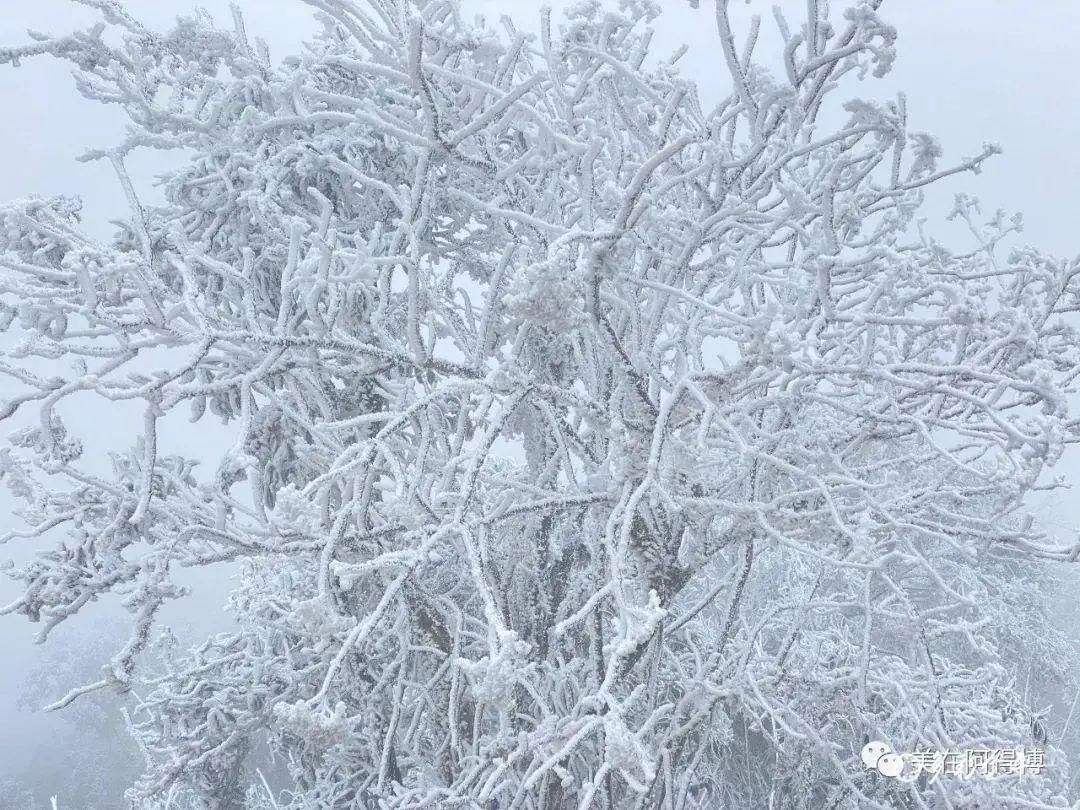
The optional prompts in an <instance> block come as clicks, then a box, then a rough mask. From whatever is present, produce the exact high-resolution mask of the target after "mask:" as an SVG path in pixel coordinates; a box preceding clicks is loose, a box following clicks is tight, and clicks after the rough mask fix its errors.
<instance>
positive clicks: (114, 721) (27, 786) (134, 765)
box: [0, 616, 141, 810]
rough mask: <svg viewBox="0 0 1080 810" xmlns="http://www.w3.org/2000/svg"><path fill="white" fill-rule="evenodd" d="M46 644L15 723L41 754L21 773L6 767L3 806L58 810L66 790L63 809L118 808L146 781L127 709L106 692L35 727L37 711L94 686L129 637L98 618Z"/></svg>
mask: <svg viewBox="0 0 1080 810" xmlns="http://www.w3.org/2000/svg"><path fill="white" fill-rule="evenodd" d="M65 629H66V630H67V631H68V632H67V633H66V634H64V635H63V636H62V637H59V638H57V639H55V640H53V641H51V643H50V644H48V645H45V647H44V649H42V651H41V656H40V658H39V659H38V660H37V662H36V663H35V665H34V666H33V667H32V668H31V669H30V671H29V673H28V675H27V676H26V678H25V680H24V681H23V682H22V684H21V686H20V688H19V692H18V694H17V697H16V704H17V713H15V714H14V715H13V716H11V717H10V718H9V722H10V723H11V724H12V726H13V727H17V728H18V729H19V735H20V736H22V738H23V742H24V744H25V745H26V746H29V747H30V749H31V750H33V755H32V756H31V757H30V759H29V761H28V762H27V764H26V765H25V767H23V768H22V769H21V770H16V769H15V768H13V767H12V766H11V764H10V763H5V766H4V771H5V773H6V775H7V780H8V781H7V782H6V783H4V782H0V807H11V808H18V809H19V810H38V809H39V808H48V807H49V806H50V801H49V800H50V797H51V796H52V795H54V794H56V793H57V792H58V790H59V794H60V798H61V800H62V801H61V807H62V808H65V809H66V808H72V809H74V808H76V807H77V808H80V810H81V808H107V807H115V806H117V804H118V802H120V801H121V800H122V797H123V794H124V790H125V788H127V787H128V786H129V785H130V784H131V782H132V781H133V780H134V779H135V778H136V777H137V776H138V775H139V773H140V771H141V761H140V758H139V751H138V748H137V747H136V745H135V741H134V740H133V739H132V738H131V735H130V734H129V733H128V730H127V726H126V724H125V722H124V703H129V702H130V698H129V699H128V700H126V701H118V700H117V699H116V696H115V695H112V694H109V693H107V692H104V691H98V692H95V693H93V694H91V695H87V696H86V697H85V698H84V699H83V700H80V701H77V702H76V703H73V704H72V705H71V707H70V709H69V710H68V711H66V712H61V713H57V714H53V715H51V716H47V717H45V718H42V720H44V721H45V722H42V721H41V720H39V721H38V722H27V720H28V717H27V715H29V714H30V713H33V712H39V711H40V710H41V708H42V707H44V706H46V705H48V704H50V703H52V702H53V701H55V700H56V697H57V694H58V693H59V694H63V693H64V691H66V690H67V689H70V688H71V687H72V686H73V685H79V684H82V683H85V682H86V681H88V680H93V679H94V678H95V676H96V675H97V673H98V671H99V668H100V665H101V663H102V662H103V661H107V660H108V659H109V657H110V656H111V655H112V653H113V652H114V650H115V648H116V646H117V645H118V644H122V643H123V642H124V639H125V634H126V631H127V627H126V624H125V623H124V622H121V621H120V620H119V619H105V620H103V619H102V618H101V617H100V616H97V617H94V620H93V621H92V622H89V623H87V622H82V623H80V624H79V625H71V626H68V627H66V628H65Z"/></svg>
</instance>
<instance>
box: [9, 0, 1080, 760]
mask: <svg viewBox="0 0 1080 810" xmlns="http://www.w3.org/2000/svg"><path fill="white" fill-rule="evenodd" d="M126 5H127V6H128V8H129V9H130V10H131V11H132V12H133V13H134V14H135V15H136V16H137V17H139V18H141V19H143V20H144V21H146V22H147V23H149V24H150V25H151V26H154V27H159V28H160V27H163V26H167V25H168V24H169V22H170V21H171V19H172V18H174V17H175V16H176V15H177V14H181V13H185V12H187V11H188V10H189V9H190V8H191V7H192V5H193V4H192V3H189V2H188V0H128V2H127V3H126ZM199 5H202V6H203V7H205V8H207V9H208V10H209V11H211V13H213V14H214V15H215V17H216V18H217V19H218V20H220V21H221V22H222V24H228V23H229V12H228V0H202V2H201V3H199ZM239 5H240V6H241V7H242V8H244V9H245V10H246V16H247V27H248V31H249V33H250V34H251V35H252V36H261V37H263V38H264V39H266V40H267V41H268V42H269V43H270V46H271V50H272V52H274V54H275V55H276V56H277V57H281V56H284V55H285V54H286V53H287V52H289V51H290V50H292V49H293V48H294V47H295V45H296V43H297V42H298V41H299V39H300V38H301V37H302V36H304V35H306V34H308V33H310V32H312V31H314V30H315V25H314V23H313V19H312V14H311V11H310V9H309V8H308V7H307V6H305V5H304V4H303V3H302V2H301V1H300V0H240V2H239ZM552 5H553V6H555V8H556V11H558V9H559V8H560V7H564V6H566V5H567V3H566V2H565V0H560V2H555V3H552ZM661 5H662V6H664V7H665V9H666V11H665V13H664V15H663V16H662V17H661V18H660V19H659V20H657V22H656V24H655V25H656V28H657V36H656V39H655V40H654V47H655V48H656V50H657V51H658V52H661V53H664V52H670V51H673V50H675V48H677V47H678V46H679V45H680V44H682V43H683V42H686V43H687V44H688V45H689V46H690V52H689V54H688V55H687V56H686V57H685V58H684V59H683V62H682V65H683V69H684V71H685V72H686V73H687V74H688V75H690V76H691V77H693V78H694V79H696V80H697V81H698V83H699V85H700V86H701V88H702V95H703V98H705V99H706V100H715V99H716V98H718V97H719V96H720V95H722V94H723V93H724V92H725V90H726V88H725V87H724V86H722V85H720V84H719V83H718V81H717V79H716V77H717V76H718V75H720V74H719V71H718V69H717V68H718V65H719V63H720V57H719V53H718V45H717V39H716V31H715V24H714V19H713V15H712V3H711V2H710V0H704V2H702V3H701V8H700V9H699V10H696V11H695V10H693V9H691V8H690V6H689V3H688V2H686V0H662V2H661ZM734 5H735V6H736V8H735V13H736V14H737V15H738V19H741V20H745V19H746V17H747V16H748V15H749V14H750V13H760V14H762V16H763V18H764V19H763V31H765V32H771V31H772V30H773V23H772V18H771V7H772V5H773V0H766V1H765V2H760V1H759V0H754V2H750V3H747V4H746V5H745V6H744V5H743V4H740V3H736V4H734ZM779 5H780V6H781V8H783V9H784V10H785V12H786V13H787V14H788V16H789V19H790V21H791V22H792V23H793V24H794V25H797V24H798V21H799V19H800V16H801V13H802V10H803V9H804V4H803V3H802V2H800V1H799V0H782V2H780V3H779ZM833 5H834V6H837V7H839V6H843V5H847V4H846V3H845V2H844V0H833ZM464 6H465V8H466V10H467V11H468V12H470V13H484V14H486V15H487V16H488V17H489V19H491V20H493V21H494V20H497V19H498V17H499V15H501V14H507V13H509V14H510V15H511V16H512V17H514V19H515V21H516V22H517V24H518V26H519V28H522V29H526V30H528V29H534V28H535V22H536V20H537V19H538V10H539V8H540V4H539V3H538V2H529V1H528V0H464ZM881 13H882V16H883V17H884V18H885V19H886V20H887V21H889V22H891V23H892V24H894V25H895V26H896V27H897V28H898V29H899V34H900V36H899V40H898V43H897V48H898V54H899V55H898V59H897V62H896V65H895V67H894V70H893V72H892V73H891V74H890V75H889V76H888V77H887V78H886V79H884V80H874V79H867V80H866V81H865V82H863V83H862V84H861V85H852V84H848V85H847V86H846V88H845V89H844V90H843V91H842V95H844V96H845V97H850V96H853V95H865V96H872V97H876V98H883V97H891V96H893V95H894V94H895V93H896V92H897V91H898V90H903V91H905V92H906V93H907V95H908V110H909V121H910V124H911V126H912V128H914V129H918V130H928V131H930V132H932V133H934V134H935V135H937V136H938V137H939V138H940V139H941V141H942V143H943V145H944V147H945V152H946V158H947V159H952V160H959V159H960V158H961V157H962V156H965V155H971V154H976V153H977V152H978V151H979V150H980V147H981V144H982V143H983V142H984V141H987V140H991V141H997V142H999V143H1001V145H1002V146H1003V147H1004V150H1005V151H1004V154H1003V155H1001V156H999V157H997V158H995V159H993V160H992V161H991V162H990V163H989V164H988V165H987V167H986V170H985V171H984V172H983V174H982V175H980V176H977V177H976V176H972V175H970V174H969V175H964V176H962V177H960V178H958V179H953V180H951V181H949V182H948V183H947V184H944V187H943V189H942V190H940V191H938V192H936V196H935V197H933V198H932V200H931V206H930V207H929V209H928V214H929V215H931V216H935V215H936V216H937V217H941V216H942V215H943V214H944V213H945V212H947V211H948V209H949V207H950V205H951V196H952V194H953V193H955V192H957V191H961V190H963V191H967V192H970V193H973V194H976V195H978V196H979V197H980V198H981V199H982V202H983V206H984V211H985V212H986V213H991V212H993V210H994V209H996V208H999V207H1000V208H1004V209H1005V210H1006V211H1007V212H1009V213H1012V212H1014V211H1021V212H1023V214H1024V216H1025V223H1026V229H1025V233H1024V234H1023V235H1022V240H1020V241H1023V242H1030V243H1031V244H1034V245H1036V246H1039V247H1041V248H1042V249H1044V250H1047V251H1050V252H1053V253H1056V254H1058V255H1061V256H1074V255H1077V254H1078V253H1080V228H1078V227H1077V220H1078V217H1080V148H1078V147H1077V144H1076V136H1077V134H1078V133H1080V82H1078V81H1076V79H1075V69H1076V68H1075V60H1076V57H1075V47H1076V43H1077V42H1080V3H1078V2H1075V0H1038V1H1037V2H1032V0H885V3H884V5H883V7H882V11H881ZM94 19H95V15H94V14H93V13H92V12H91V10H90V9H87V8H85V7H82V6H78V5H75V4H74V3H72V2H70V1H69V0H4V2H3V13H2V14H0V44H2V45H14V44H21V43H24V42H26V41H27V37H26V34H25V31H26V29H27V28H33V29H37V30H42V31H47V32H52V33H64V32H66V31H68V30H71V29H72V28H73V27H79V26H83V25H88V24H90V23H91V22H92V21H93V20H94ZM744 30H745V29H744ZM738 39H739V40H740V41H741V39H742V36H741V35H740V36H738ZM770 41H774V40H769V39H768V38H763V40H762V43H761V45H759V48H761V49H767V48H768V46H769V43H770ZM0 109H2V110H4V111H5V112H4V116H3V118H2V119H0V120H2V123H0V154H2V155H3V159H2V160H0V200H9V199H12V198H16V197H20V196H24V195H27V194H31V193H35V194H41V195H52V194H61V193H63V194H72V193H77V194H80V195H81V196H83V198H84V199H85V201H86V221H87V225H88V227H90V228H91V229H92V230H94V231H95V232H97V233H103V232H104V231H105V227H106V223H107V222H108V220H109V219H110V218H112V217H116V216H122V215H123V211H124V206H123V205H122V201H121V195H120V192H119V189H118V187H117V185H116V183H115V181H114V179H113V177H112V175H111V172H110V171H109V170H108V168H107V167H106V166H104V165H102V164H83V163H77V162H76V161H75V157H76V156H77V155H78V154H79V153H80V152H82V151H84V150H85V149H88V148H91V147H100V146H104V145H108V144H110V143H113V142H114V141H115V140H116V139H117V137H118V136H119V134H120V133H121V132H122V126H123V118H122V115H121V114H120V113H119V111H118V110H116V109H112V108H104V107H100V106H96V105H93V104H90V103H89V102H86V101H85V100H83V99H82V98H81V97H79V95H78V93H77V92H76V90H75V88H74V85H73V82H72V81H71V79H70V75H69V72H68V69H67V67H66V65H64V64H62V63H59V62H54V61H50V60H44V59H33V60H28V61H26V62H24V64H23V66H22V67H21V68H19V69H17V70H16V69H12V68H11V67H3V68H0ZM161 160H162V158H161V156H160V155H159V154H156V153H150V154H148V155H146V156H144V157H142V158H138V159H135V160H133V161H132V171H133V173H135V174H136V175H139V176H141V177H142V178H143V180H144V181H146V180H148V179H149V178H151V177H152V176H153V174H154V173H155V172H157V171H160V170H161V168H162V163H161ZM140 185H141V186H143V187H148V185H149V184H148V182H141V183H140ZM151 198H152V197H151ZM934 230H935V231H936V232H937V233H939V234H941V235H943V236H946V237H947V236H950V235H952V234H954V233H955V234H956V235H958V236H960V237H962V234H959V233H957V232H955V231H953V230H951V229H950V227H949V226H947V225H945V224H944V223H940V224H938V225H935V227H934ZM4 384H5V383H4V382H3V381H0V391H2V387H3V385H4ZM81 420H82V421H83V423H84V424H85V425H92V426H93V428H94V432H95V436H96V437H97V441H98V442H100V443H101V444H102V446H108V445H109V444H110V443H113V444H120V445H121V446H127V445H128V444H129V443H130V440H131V439H130V436H131V433H130V430H129V425H130V424H131V422H130V420H129V415H128V414H125V413H122V412H121V411H119V410H114V411H110V412H103V413H92V414H82V415H81ZM73 421H76V424H77V423H78V421H79V420H73ZM7 432H8V430H7V429H6V426H5V428H4V429H0V433H3V434H6V433H7ZM192 439H194V441H195V442H199V441H202V442H204V446H206V447H210V446H211V445H210V442H212V441H214V439H215V437H214V436H213V435H212V433H210V434H208V433H206V432H205V431H203V430H202V429H201V428H200V434H199V436H195V437H190V438H189V439H188V441H189V443H190V441H191V440H192ZM1062 471H1063V472H1064V473H1065V474H1066V475H1067V476H1068V477H1069V479H1070V480H1075V478H1076V476H1077V474H1078V473H1080V464H1077V463H1076V459H1075V454H1074V456H1073V457H1072V458H1070V459H1069V463H1067V464H1066V465H1065V468H1064V469H1063V470H1062ZM10 509H11V502H10V500H9V499H8V498H7V496H6V492H0V526H4V528H6V525H5V524H6V523H7V520H8V516H9V513H10ZM1047 510H1048V511H1047V512H1046V513H1045V522H1046V523H1047V524H1048V525H1049V526H1050V527H1062V528H1063V527H1071V526H1076V525H1080V507H1067V506H1066V505H1065V504H1064V503H1063V502H1062V500H1061V499H1060V496H1058V501H1057V502H1055V503H1052V504H1048V505H1047ZM4 551H5V550H3V549H0V557H2V556H6V555H5V554H4V553H3V552H4ZM12 593H13V592H12V589H11V587H10V585H8V584H7V583H6V582H0V601H4V602H6V601H7V599H9V598H10V595H11V594H12ZM35 629H36V628H34V627H33V626H32V625H28V624H27V623H26V622H25V621H24V620H22V619H20V618H15V617H0V644H3V648H4V649H5V651H6V653H7V655H6V656H5V657H4V658H3V659H0V720H3V719H4V718H5V716H6V715H8V714H9V712H10V711H11V708H10V707H11V704H12V702H13V700H12V697H11V687H12V685H13V684H14V683H15V682H16V681H17V680H18V678H19V677H21V674H22V673H23V672H24V671H25V669H24V667H25V662H26V661H29V660H32V658H33V656H34V655H35V654H36V652H35V650H34V648H32V647H31V646H30V645H29V639H30V638H31V636H32V633H33V631H34V630H35ZM4 726H5V727H10V725H9V724H7V723H5V724H4ZM45 728H46V726H41V728H39V729H38V730H37V733H38V734H39V735H40V734H41V733H43V731H42V730H43V729H45ZM29 747H31V746H28V745H27V744H26V743H25V738H23V740H22V741H20V743H19V746H18V748H19V750H18V751H16V750H15V746H14V744H13V739H12V735H4V734H0V759H8V758H9V757H13V756H15V757H17V756H22V755H25V753H26V749H27V748H29ZM0 770H2V766H0ZM0 775H2V774H0Z"/></svg>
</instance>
